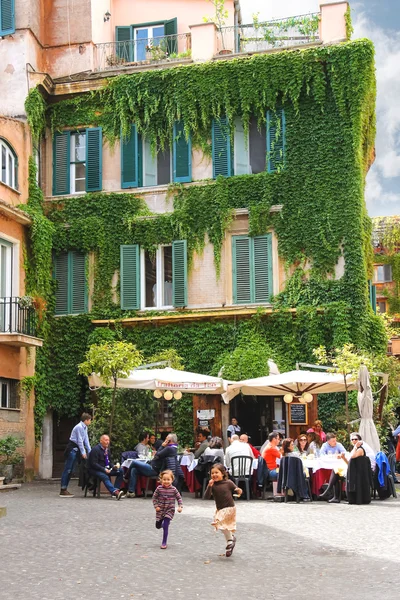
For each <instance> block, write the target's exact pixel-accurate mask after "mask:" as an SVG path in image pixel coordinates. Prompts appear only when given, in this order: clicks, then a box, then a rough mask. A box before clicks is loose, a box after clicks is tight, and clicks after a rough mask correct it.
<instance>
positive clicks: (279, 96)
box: [27, 40, 386, 440]
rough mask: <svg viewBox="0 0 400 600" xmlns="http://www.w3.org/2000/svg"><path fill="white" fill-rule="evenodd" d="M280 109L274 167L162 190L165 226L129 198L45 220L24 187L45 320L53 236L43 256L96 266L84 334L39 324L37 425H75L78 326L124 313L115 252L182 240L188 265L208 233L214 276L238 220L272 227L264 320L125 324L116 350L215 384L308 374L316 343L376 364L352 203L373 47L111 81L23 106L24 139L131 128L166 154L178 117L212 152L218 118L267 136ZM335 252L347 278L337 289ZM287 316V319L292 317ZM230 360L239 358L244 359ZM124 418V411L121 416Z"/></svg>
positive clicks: (80, 347)
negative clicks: (370, 357) (266, 373)
mask: <svg viewBox="0 0 400 600" xmlns="http://www.w3.org/2000/svg"><path fill="white" fill-rule="evenodd" d="M31 94H32V93H31ZM278 105H280V106H283V108H284V110H285V117H286V163H285V168H284V169H283V170H282V171H281V172H279V173H271V174H269V173H261V174H258V175H243V176H237V177H229V178H218V179H217V180H216V181H205V182H201V184H199V185H197V186H188V187H184V186H182V185H173V186H171V188H170V195H171V197H172V202H171V205H172V206H173V212H171V213H169V214H162V215H155V216H154V218H151V219H143V218H142V217H143V216H145V215H149V212H150V211H149V210H148V209H147V208H146V206H145V203H144V202H143V200H142V199H141V198H138V197H137V196H135V194H134V193H133V194H126V193H124V194H117V193H109V194H102V193H95V194H87V195H84V196H80V197H79V198H65V199H64V198H60V199H59V200H58V201H57V202H54V203H51V204H49V205H47V207H46V216H47V219H46V217H44V216H43V214H42V213H41V212H40V211H41V210H42V204H41V201H40V202H39V203H38V202H37V200H35V198H36V196H35V193H36V192H35V190H34V187H32V189H31V200H30V204H32V208H33V207H34V208H35V210H37V211H38V212H37V214H38V217H37V218H38V219H39V215H40V219H43V223H42V229H41V231H42V232H43V233H41V234H38V237H37V240H38V241H39V240H40V235H43V236H44V239H45V245H44V247H43V253H44V258H43V259H41V262H40V265H42V266H40V268H39V269H37V266H36V264H35V253H32V254H31V255H30V261H29V263H28V269H27V276H28V280H29V279H30V278H32V279H33V280H35V278H36V279H38V281H40V282H41V283H40V286H41V287H42V288H43V289H44V290H45V292H44V295H45V297H46V299H47V300H48V306H49V311H51V308H52V303H53V304H54V295H53V289H52V285H51V280H50V273H49V270H45V268H44V265H48V264H49V261H50V260H51V248H50V246H49V244H48V236H49V232H53V233H52V243H53V249H54V251H55V252H61V251H65V250H68V249H72V248H74V249H78V250H81V251H83V252H93V253H94V257H95V261H94V263H95V265H94V291H93V297H92V312H91V314H90V315H87V316H84V317H82V322H81V321H79V320H76V318H75V317H74V318H61V319H53V318H49V319H48V321H46V327H49V328H50V331H49V332H48V334H46V344H45V347H44V349H43V350H42V351H40V352H39V358H38V369H37V379H38V384H37V386H36V395H37V398H38V400H37V405H38V407H39V408H38V418H39V420H40V416H41V415H42V414H43V412H42V411H43V408H44V407H46V406H53V407H54V408H55V409H56V410H57V411H58V412H59V413H60V414H72V412H73V411H74V410H75V411H76V410H77V409H78V406H79V403H80V402H83V401H84V399H85V385H84V384H83V382H82V380H80V379H79V377H78V376H77V374H76V366H77V364H78V363H79V362H81V360H82V359H83V354H84V351H85V350H86V348H87V345H88V336H89V334H90V333H91V331H92V329H93V327H92V326H91V324H90V319H91V318H105V319H110V318H114V319H120V318H123V317H128V316H131V315H132V314H135V313H134V312H132V311H121V309H120V308H119V299H118V287H119V286H117V287H116V289H115V290H113V289H112V283H111V282H112V278H113V275H114V273H115V272H116V271H118V269H119V260H120V259H119V247H120V245H121V244H133V243H138V244H140V245H141V246H142V247H144V248H146V249H148V250H150V251H152V250H153V251H154V249H155V248H156V247H157V246H158V245H159V244H163V243H164V244H168V243H170V242H172V241H173V240H176V239H186V240H187V242H188V251H189V261H190V260H192V259H193V254H194V252H198V253H200V252H201V251H202V250H203V248H204V245H205V239H206V235H207V236H208V238H209V240H210V242H211V243H212V244H213V247H214V257H215V264H216V269H217V272H218V273H219V267H220V260H221V249H222V244H223V241H224V239H225V234H226V231H227V229H228V227H229V224H230V223H231V221H232V218H233V212H234V209H237V208H248V209H249V224H250V234H251V235H262V234H264V233H266V231H267V230H268V228H269V227H273V229H274V231H275V232H276V235H277V240H278V247H279V255H280V256H281V257H282V258H283V259H284V261H285V262H286V266H287V267H288V268H290V269H291V271H290V273H291V276H290V277H289V279H288V281H287V282H286V285H285V288H284V290H283V291H282V293H281V294H279V296H278V297H276V298H275V299H274V307H275V309H276V310H275V312H274V313H273V314H272V315H269V316H266V315H264V316H263V314H262V312H263V311H262V310H261V311H260V314H259V315H257V317H256V318H255V319H252V320H251V321H250V322H248V321H238V322H236V321H235V320H233V319H232V320H229V319H227V320H226V321H217V322H197V323H185V322H181V323H178V324H174V325H166V326H162V327H158V328H154V327H153V326H136V325H135V327H134V328H132V329H128V328H126V329H125V328H123V329H122V330H121V328H118V332H119V334H118V336H119V337H120V336H121V335H122V336H123V338H124V339H126V340H127V341H130V342H133V343H134V344H136V345H137V347H138V349H139V350H141V351H142V352H143V354H144V355H145V356H146V357H147V358H148V357H150V356H152V355H153V354H156V353H158V352H161V351H163V350H165V349H167V348H175V349H176V350H177V352H178V354H179V355H180V356H182V358H183V364H184V365H185V369H186V370H193V371H196V372H202V373H210V372H211V371H214V372H215V371H218V369H219V367H220V366H221V364H222V363H223V362H225V359H226V361H227V362H228V364H229V368H230V369H231V371H232V373H237V374H239V373H240V376H250V374H251V375H254V374H260V373H259V370H260V369H262V367H263V366H264V365H265V359H266V358H269V357H272V358H274V359H275V360H276V361H277V363H278V366H279V367H280V369H281V370H286V369H290V368H293V367H294V365H295V363H296V361H297V360H300V361H311V360H312V350H313V348H315V347H318V346H319V345H320V344H323V345H325V346H326V347H328V348H332V347H340V346H342V345H343V344H344V343H346V342H352V343H354V344H356V346H358V347H359V348H360V349H364V348H365V349H369V350H371V351H374V352H384V350H385V345H386V335H385V332H384V328H383V325H382V323H381V320H380V319H379V317H376V316H375V315H374V314H373V313H372V311H371V308H370V306H369V301H368V294H367V279H368V276H369V275H370V272H371V265H372V260H371V259H372V256H371V252H370V250H369V248H370V235H371V223H370V220H369V218H368V216H367V214H366V210H365V205H364V197H363V193H364V179H365V173H366V170H367V167H368V164H369V161H370V160H371V156H372V152H373V143H374V135H375V120H374V119H375V116H374V115H375V77H374V57H373V46H372V44H371V43H370V42H369V41H367V40H359V41H357V42H352V43H344V44H338V45H335V46H329V47H321V48H312V49H307V50H293V51H286V52H277V53H271V54H267V55H256V56H253V57H251V58H242V59H234V60H229V61H216V62H210V63H206V64H201V65H190V66H188V67H186V66H179V67H174V68H171V69H166V70H157V71H146V72H141V73H136V74H133V75H121V76H119V77H116V78H114V79H111V80H109V81H108V82H107V83H106V85H105V87H104V88H103V89H101V90H99V91H96V92H94V93H91V94H82V95H80V96H76V97H74V98H70V99H67V100H62V101H61V102H58V103H56V104H51V105H49V106H48V107H47V111H46V115H45V114H44V107H43V103H42V101H41V100H40V98H39V97H38V94H37V93H35V94H34V95H33V94H32V95H30V97H29V102H28V104H27V110H28V111H29V118H30V120H31V122H32V126H33V127H34V130H35V132H38V131H43V123H44V118H45V116H46V117H47V120H48V123H49V124H50V126H51V128H52V130H53V131H54V130H58V129H62V128H63V127H77V126H81V125H84V126H88V125H90V124H91V125H94V126H101V127H102V128H103V133H104V136H105V138H106V139H108V141H109V142H111V143H112V142H113V141H115V140H116V139H117V138H119V137H120V135H121V130H122V131H123V132H124V133H125V134H126V133H127V132H128V130H129V128H130V126H131V123H132V122H133V123H135V124H136V126H137V129H138V132H139V133H140V134H142V135H144V136H146V137H147V138H148V139H150V140H151V142H152V145H153V149H154V150H155V149H156V147H157V148H159V147H161V148H162V147H165V146H167V145H169V144H171V142H172V137H171V136H172V131H173V124H174V122H175V121H176V120H181V121H182V122H183V123H184V127H185V133H186V135H189V134H190V135H191V138H192V142H193V145H194V146H196V147H198V148H201V149H202V150H203V151H204V152H206V153H209V152H210V134H211V123H212V120H213V119H214V118H218V117H220V116H223V115H227V117H228V122H229V123H230V125H232V123H233V119H234V117H236V116H239V117H241V118H242V120H243V123H244V127H245V129H247V127H248V121H249V117H250V116H251V115H255V116H256V117H257V119H258V120H259V122H260V124H261V123H265V117H266V111H267V109H272V110H273V109H275V108H276V107H277V106H278ZM273 205H282V211H281V212H278V213H274V216H271V213H270V208H271V206H273ZM36 207H37V208H36ZM45 224H46V226H45ZM35 244H36V246H35V247H36V248H37V250H36V255H37V256H38V244H37V243H36V242H35ZM341 254H342V255H343V257H344V260H345V265H344V272H343V276H342V277H341V278H339V279H336V280H335V268H336V264H337V262H338V259H339V257H340V255H341ZM46 261H47V262H46ZM293 266H294V267H295V268H294V270H293ZM38 285H39V283H38ZM289 308H296V309H297V313H296V315H293V314H292V313H291V312H289V310H288V309H289ZM147 314H148V313H147ZM76 324H78V326H77V325H76ZM106 331H107V333H105V332H106ZM111 335H112V334H111V333H110V330H103V332H102V333H98V334H97V333H96V336H100V338H101V337H102V336H107V337H106V339H107V341H108V337H109V336H111ZM77 338H79V339H77ZM92 339H93V338H92V337H91V340H92ZM249 340H250V341H252V343H250V344H249V343H248V342H249ZM101 341H103V340H102V339H101ZM242 348H244V349H245V351H246V352H245V358H243V359H242V362H241V349H242ZM70 349H71V350H70ZM64 355H65V356H64ZM243 365H244V366H245V368H242V367H243ZM255 365H257V369H255V368H254V366H255ZM256 371H257V373H256ZM61 382H62V383H61ZM189 408H190V402H189V400H185V401H184V402H181V404H178V403H176V405H175V414H176V418H177V419H178V420H177V421H176V424H175V426H176V427H177V428H178V427H179V428H180V429H179V430H180V437H181V438H182V439H185V440H186V439H187V438H188V437H190V435H189V433H188V432H186V433H185V431H186V428H187V427H189V425H190V419H189ZM39 409H40V410H39ZM125 410H126V407H124V406H122V404H121V411H122V412H121V415H122V414H126V413H125V412H124V411H125ZM150 412H151V411H150ZM177 415H179V417H177ZM124 418H125V417H124ZM135 419H136V417H135Z"/></svg>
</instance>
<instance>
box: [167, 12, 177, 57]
mask: <svg viewBox="0 0 400 600" xmlns="http://www.w3.org/2000/svg"><path fill="white" fill-rule="evenodd" d="M164 33H165V35H173V36H175V37H172V38H167V50H168V54H173V53H175V54H176V53H177V52H178V39H177V34H178V19H176V18H175V19H171V20H170V21H165V23H164Z"/></svg>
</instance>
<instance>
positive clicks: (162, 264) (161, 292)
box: [141, 246, 173, 308]
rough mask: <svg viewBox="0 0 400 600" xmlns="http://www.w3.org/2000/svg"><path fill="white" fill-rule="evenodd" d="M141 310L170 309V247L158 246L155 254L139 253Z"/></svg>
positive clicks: (144, 251) (143, 251)
mask: <svg viewBox="0 0 400 600" xmlns="http://www.w3.org/2000/svg"><path fill="white" fill-rule="evenodd" d="M141 261H142V268H141V278H142V283H141V292H142V297H141V306H142V308H171V307H172V305H173V302H172V246H159V247H158V248H157V250H156V252H155V254H152V253H150V252H149V251H148V250H142V252H141Z"/></svg>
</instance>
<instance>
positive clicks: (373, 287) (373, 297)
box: [368, 280, 376, 313]
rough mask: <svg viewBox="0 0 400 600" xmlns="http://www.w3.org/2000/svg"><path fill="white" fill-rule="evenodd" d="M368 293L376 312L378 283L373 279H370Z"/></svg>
mask: <svg viewBox="0 0 400 600" xmlns="http://www.w3.org/2000/svg"><path fill="white" fill-rule="evenodd" d="M368 293H369V303H370V305H371V308H372V310H373V311H374V313H376V285H374V284H373V283H372V281H371V280H368Z"/></svg>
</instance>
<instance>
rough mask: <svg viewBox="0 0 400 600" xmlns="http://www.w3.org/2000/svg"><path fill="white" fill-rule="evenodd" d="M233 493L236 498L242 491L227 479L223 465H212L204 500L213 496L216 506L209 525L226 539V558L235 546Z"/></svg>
mask: <svg viewBox="0 0 400 600" xmlns="http://www.w3.org/2000/svg"><path fill="white" fill-rule="evenodd" d="M233 492H235V494H237V495H238V496H241V495H242V490H241V489H240V488H238V487H236V485H235V484H234V483H233V481H231V480H230V479H228V473H227V471H226V469H225V467H224V466H223V465H218V464H217V465H214V466H213V467H212V469H211V479H210V481H209V484H208V486H207V489H206V492H205V494H204V498H211V495H212V496H213V498H214V500H215V504H216V511H215V515H214V521H213V522H212V523H211V525H213V526H214V527H215V530H216V531H218V529H220V530H221V531H222V533H223V534H224V536H225V539H226V553H225V555H226V556H231V555H232V552H233V549H234V547H235V544H236V538H235V536H234V533H235V532H236V506H235V503H234V501H233V495H232V494H233Z"/></svg>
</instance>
